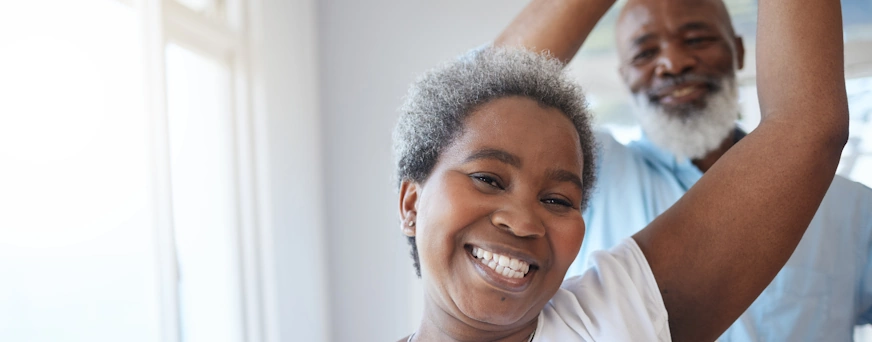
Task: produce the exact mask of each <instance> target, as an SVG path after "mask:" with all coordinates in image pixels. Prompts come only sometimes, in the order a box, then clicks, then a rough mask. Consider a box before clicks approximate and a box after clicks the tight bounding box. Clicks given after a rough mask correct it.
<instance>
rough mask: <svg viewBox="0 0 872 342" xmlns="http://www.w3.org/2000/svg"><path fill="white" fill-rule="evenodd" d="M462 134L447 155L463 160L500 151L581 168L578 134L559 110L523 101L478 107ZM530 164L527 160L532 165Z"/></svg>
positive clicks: (504, 100)
mask: <svg viewBox="0 0 872 342" xmlns="http://www.w3.org/2000/svg"><path fill="white" fill-rule="evenodd" d="M463 126H464V127H463V130H462V131H461V134H460V136H458V137H457V139H456V140H455V141H454V143H453V144H451V146H449V148H448V149H446V153H452V152H453V153H459V154H461V155H458V156H455V157H458V158H466V156H463V155H468V154H470V153H475V152H476V151H480V150H484V149H493V150H502V151H506V152H508V153H510V154H512V155H515V156H516V157H517V158H518V159H520V160H522V161H524V160H527V159H533V160H537V161H539V162H549V163H563V164H571V165H575V166H576V167H580V165H581V161H582V158H583V154H582V150H581V144H580V141H579V138H578V132H577V130H576V128H575V125H574V124H573V123H572V121H571V120H570V119H569V118H568V117H567V116H566V115H565V114H564V113H563V112H561V111H560V110H559V109H556V108H553V107H548V106H543V105H541V104H540V103H539V102H538V101H535V100H533V99H529V98H525V97H507V98H501V99H497V100H493V101H490V102H488V103H486V104H484V105H481V106H479V107H478V108H477V109H476V110H475V111H473V112H472V113H470V115H469V116H468V117H467V118H466V119H465V120H464V125H463ZM533 160H530V162H532V161H533Z"/></svg>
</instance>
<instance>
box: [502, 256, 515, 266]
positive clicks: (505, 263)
mask: <svg viewBox="0 0 872 342" xmlns="http://www.w3.org/2000/svg"><path fill="white" fill-rule="evenodd" d="M511 263H512V261H511V260H509V257H507V256H505V255H500V266H509V265H510V264H511Z"/></svg>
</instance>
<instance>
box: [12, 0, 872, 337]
mask: <svg viewBox="0 0 872 342" xmlns="http://www.w3.org/2000/svg"><path fill="white" fill-rule="evenodd" d="M526 3H527V1H526V0H478V1H461V0H441V1H421V0H417V1H386V0H370V1H357V0H323V1H314V0H76V1H69V0H28V1H3V2H0V99H2V100H0V341H4V342H18V341H28V342H30V341H166V342H181V341H184V342H207V341H208V342H222V341H227V342H235V341H248V342H278V341H395V340H397V339H399V338H400V337H402V336H406V335H408V334H409V333H410V332H412V331H413V330H414V329H415V327H416V326H417V323H418V321H419V319H420V315H421V311H422V306H421V302H422V300H421V297H422V293H421V289H420V284H419V282H418V280H417V278H416V277H415V276H414V272H413V269H412V263H411V259H410V258H409V253H408V246H407V245H406V241H405V239H404V238H403V236H402V235H401V234H400V225H399V220H398V213H397V206H398V204H397V199H396V193H395V191H394V183H393V180H392V170H393V168H392V165H393V163H392V159H391V148H390V146H391V130H392V128H393V125H394V123H395V120H396V118H397V112H396V108H397V107H398V106H399V105H400V102H401V100H402V97H403V95H404V93H405V90H406V87H407V86H408V85H409V83H410V82H411V81H412V80H414V78H415V77H416V75H418V74H420V73H421V72H423V71H424V70H426V69H427V68H429V67H432V66H434V65H436V64H437V63H438V62H441V61H444V60H446V59H449V58H453V57H455V56H457V55H459V54H462V53H463V52H465V51H467V50H469V49H471V48H474V47H476V46H480V45H482V44H484V43H487V42H489V41H490V40H492V39H493V38H494V37H496V36H497V34H498V33H499V32H500V30H501V29H502V28H503V27H504V26H506V25H507V24H508V23H509V21H510V20H511V19H512V18H513V17H514V16H515V15H516V14H517V13H518V12H519V11H520V9H521V8H522V7H523V6H524V5H525V4H526ZM727 3H728V7H729V8H730V10H731V12H732V14H733V16H734V24H735V26H736V27H737V30H738V32H739V33H740V34H741V35H743V36H744V39H745V44H746V49H747V50H748V52H747V53H746V58H747V60H746V63H745V65H746V66H747V67H746V68H745V70H743V71H742V72H741V73H740V84H741V86H742V88H741V89H742V90H741V98H742V104H743V113H742V114H743V122H742V125H743V126H745V127H746V128H747V129H749V130H750V129H753V128H754V126H755V125H756V123H757V122H758V121H759V113H758V112H757V110H756V106H757V103H756V90H755V88H754V82H755V80H754V77H755V76H754V75H755V73H754V64H755V63H754V46H755V44H754V34H755V32H754V29H755V28H754V26H755V18H756V12H755V11H756V7H757V6H756V0H728V1H727ZM843 7H844V20H845V42H846V62H847V64H846V77H847V79H848V80H847V88H848V93H849V97H850V99H849V100H850V106H851V115H852V126H851V137H850V142H849V144H848V146H847V148H846V149H845V153H844V156H843V159H842V165H841V166H840V168H839V173H840V174H843V175H845V176H847V177H850V178H853V179H855V180H857V181H859V182H863V183H865V184H866V185H870V186H872V0H843ZM615 17H616V11H615V10H612V11H611V12H609V14H608V15H607V16H606V18H605V19H604V20H603V21H602V22H600V24H599V26H598V27H597V29H596V31H595V32H594V33H593V35H592V36H591V38H590V39H589V41H588V42H587V43H586V44H585V46H584V47H583V48H582V53H581V54H580V56H579V57H578V58H576V59H575V60H574V61H573V63H572V64H571V65H570V69H571V72H572V73H573V74H575V75H577V79H578V80H579V81H580V82H581V83H582V84H583V86H584V87H585V88H586V90H587V92H588V93H589V100H590V103H591V107H592V109H593V111H594V113H595V114H596V121H597V123H598V124H600V125H602V126H603V127H605V128H607V129H611V130H613V131H614V132H616V134H617V135H618V136H619V138H620V139H621V140H630V139H633V138H634V137H637V136H638V135H639V130H638V128H637V127H636V126H635V123H634V121H633V116H632V114H631V108H630V106H629V105H628V99H629V97H628V96H627V92H626V91H625V90H624V87H623V85H622V84H621V82H620V80H619V78H618V74H617V62H616V57H615V49H614V42H613V39H614V36H613V27H614V20H615ZM864 334H868V332H864V331H863V330H861V331H859V332H858V338H864V337H863V336H865V335H864ZM870 341H872V339H870Z"/></svg>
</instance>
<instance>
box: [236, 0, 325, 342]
mask: <svg viewBox="0 0 872 342" xmlns="http://www.w3.org/2000/svg"><path fill="white" fill-rule="evenodd" d="M255 3H256V4H257V5H260V6H258V8H255V9H254V11H255V13H254V18H259V21H258V22H254V23H252V28H253V29H254V32H253V37H254V42H253V46H254V49H253V56H252V59H253V60H254V61H255V63H254V65H255V66H256V68H255V70H254V72H255V73H256V74H257V75H259V76H257V77H256V78H257V79H259V80H260V81H261V83H259V84H257V85H256V87H255V88H256V89H255V99H256V101H255V102H256V106H257V107H258V108H257V109H258V110H257V111H256V112H258V113H263V114H264V115H263V116H261V117H259V118H258V119H259V120H258V124H257V127H256V134H258V136H257V137H256V139H259V141H258V142H259V145H260V146H268V150H265V151H260V152H261V155H260V156H259V163H260V165H259V169H261V170H266V171H265V172H262V173H261V174H259V175H258V176H259V181H261V182H262V183H261V188H266V189H268V193H266V194H263V197H262V198H261V203H263V204H268V205H265V206H262V207H261V210H263V211H264V212H263V213H261V217H262V218H263V220H264V221H267V222H261V224H262V227H263V228H264V229H263V230H262V234H263V235H262V236H261V239H262V240H261V241H262V242H263V243H264V250H263V251H262V254H261V255H262V258H263V261H264V264H265V267H264V269H263V270H262V274H263V275H264V283H265V289H264V291H263V293H264V295H263V296H264V300H265V302H266V306H267V310H266V311H267V317H266V319H265V323H264V324H265V329H266V331H267V336H268V339H267V341H271V342H277V341H289V342H290V341H329V340H330V328H329V324H330V320H329V304H328V303H329V294H328V292H327V290H328V287H327V261H326V259H325V258H326V256H327V251H326V249H325V248H326V244H325V241H324V237H325V232H324V221H323V218H324V215H323V208H322V204H323V198H324V197H323V196H322V194H323V192H324V190H323V186H322V184H323V181H322V179H323V177H322V172H323V171H322V170H323V168H322V165H323V149H322V148H321V144H322V140H321V134H320V129H319V128H320V127H321V118H320V115H319V109H318V71H317V65H318V60H317V43H316V39H317V35H316V24H315V20H316V18H317V16H316V14H315V10H316V6H315V1H314V0H260V1H256V2H255ZM270 313H271V314H272V316H270Z"/></svg>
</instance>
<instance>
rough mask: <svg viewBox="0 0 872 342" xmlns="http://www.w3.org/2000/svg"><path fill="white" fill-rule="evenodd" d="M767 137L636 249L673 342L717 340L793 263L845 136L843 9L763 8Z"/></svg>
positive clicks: (667, 216) (744, 146) (770, 4)
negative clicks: (655, 288)
mask: <svg viewBox="0 0 872 342" xmlns="http://www.w3.org/2000/svg"><path fill="white" fill-rule="evenodd" d="M759 6H760V7H759V10H758V11H759V16H758V30H757V32H758V33H757V86H758V93H759V98H760V106H761V113H762V121H761V123H760V126H759V127H758V128H757V129H756V130H755V131H754V132H752V133H751V134H749V135H748V136H747V137H745V138H744V139H742V140H741V141H740V142H739V143H737V144H736V145H735V146H734V147H733V148H732V149H730V150H729V151H728V152H727V153H726V154H725V155H724V156H723V157H722V158H721V159H720V160H719V161H718V162H717V163H716V164H715V165H714V166H713V167H712V168H711V169H709V170H708V172H706V174H705V176H703V177H702V179H701V180H700V181H699V182H698V183H697V184H696V185H695V186H694V187H693V188H691V189H690V191H688V192H687V194H685V195H684V196H683V197H682V198H681V199H680V200H679V201H678V202H677V203H676V204H675V205H674V206H673V207H672V208H671V209H669V210H668V211H666V212H665V213H663V214H662V215H661V216H660V217H658V218H657V219H656V220H654V221H653V222H652V223H651V224H650V225H649V226H648V227H647V228H645V229H644V230H642V231H640V232H639V233H637V234H636V235H635V236H634V238H635V240H636V241H637V242H638V244H639V246H640V247H641V248H642V251H643V252H644V253H645V255H646V257H647V258H648V262H649V264H650V265H651V268H652V270H653V272H654V275H655V278H656V279H657V283H658V285H659V287H660V291H661V293H662V295H663V300H664V302H665V304H666V308H667V311H668V313H669V325H670V330H671V333H672V336H673V338H674V340H676V341H703V340H707V341H711V340H714V339H715V338H717V337H718V335H720V334H721V333H722V332H723V331H724V330H726V329H727V327H729V325H730V324H731V323H732V322H733V321H734V320H735V319H737V318H738V317H739V315H741V313H742V312H743V311H744V310H745V309H746V308H747V307H748V306H749V305H751V303H752V302H753V301H754V299H755V298H757V296H758V295H759V294H760V293H761V292H762V291H763V289H764V288H765V287H766V286H767V285H768V284H769V283H770V282H771V281H772V279H773V278H774V277H775V275H776V274H777V273H778V271H779V269H780V268H781V267H782V266H783V265H784V264H785V263H786V262H787V259H788V258H789V257H790V255H791V254H792V253H793V250H794V249H795V248H796V246H797V244H798V243H799V241H800V239H801V238H802V235H803V233H804V232H805V229H806V228H807V227H808V224H809V222H811V219H812V217H813V216H814V213H815V211H816V210H817V208H818V206H819V205H820V202H821V200H822V199H823V197H824V194H825V193H826V191H827V189H828V187H829V185H830V182H832V179H833V175H834V174H835V171H836V167H837V165H838V162H839V156H840V154H841V152H842V148H843V147H844V144H845V142H846V141H847V136H848V106H847V98H846V95H845V85H844V70H843V45H842V20H841V11H840V4H839V1H838V0H810V1H796V0H761V1H760V5H759Z"/></svg>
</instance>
